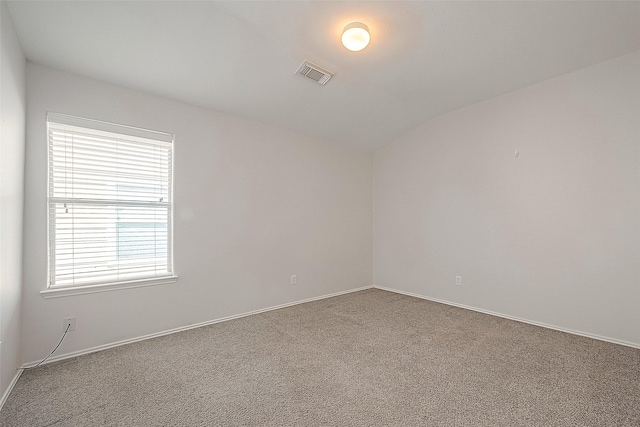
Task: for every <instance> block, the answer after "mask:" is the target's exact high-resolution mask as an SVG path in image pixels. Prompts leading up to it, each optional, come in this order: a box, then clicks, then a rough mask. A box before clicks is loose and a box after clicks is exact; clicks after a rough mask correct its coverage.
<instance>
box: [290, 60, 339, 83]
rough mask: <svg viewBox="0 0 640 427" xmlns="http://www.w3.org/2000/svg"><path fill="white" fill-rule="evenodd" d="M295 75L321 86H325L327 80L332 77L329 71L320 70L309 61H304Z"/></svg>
mask: <svg viewBox="0 0 640 427" xmlns="http://www.w3.org/2000/svg"><path fill="white" fill-rule="evenodd" d="M296 74H300V75H301V76H302V77H306V78H308V79H310V80H313V81H314V82H316V83H318V84H321V85H322V86H324V85H326V84H327V82H328V81H329V79H330V78H331V77H333V73H332V72H331V71H327V70H325V69H323V68H320V67H318V66H317V65H316V64H313V63H311V62H309V61H304V62H303V63H302V65H301V66H300V68H298V71H296Z"/></svg>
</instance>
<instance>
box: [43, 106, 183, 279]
mask: <svg viewBox="0 0 640 427" xmlns="http://www.w3.org/2000/svg"><path fill="white" fill-rule="evenodd" d="M47 129H48V138H49V198H48V203H49V287H68V286H79V285H89V284H103V283H118V282H125V281H131V280H138V279H149V278H159V277H164V276H170V275H172V244H171V243H172V230H171V227H172V211H173V209H172V197H173V195H172V173H173V171H172V165H173V135H171V134H166V133H161V132H155V131H148V130H144V129H138V128H132V127H128V126H120V125H114V124H111V123H104V122H99V121H94V120H88V119H81V118H78V117H72V116H66V115H62V114H52V113H49V114H48V115H47Z"/></svg>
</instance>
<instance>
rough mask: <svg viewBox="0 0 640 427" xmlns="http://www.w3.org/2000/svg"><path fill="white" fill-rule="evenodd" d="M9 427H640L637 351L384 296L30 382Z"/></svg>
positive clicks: (19, 392) (193, 336)
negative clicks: (103, 426)
mask: <svg viewBox="0 0 640 427" xmlns="http://www.w3.org/2000/svg"><path fill="white" fill-rule="evenodd" d="M0 425H2V426H4V427H10V426H29V427H37V426H102V425H107V426H240V425H242V426H634V427H638V426H640V350H637V349H632V348H628V347H623V346H619V345H615V344H609V343H604V342H601V341H596V340H592V339H588V338H583V337H579V336H574V335H569V334H565V333H561V332H556V331H552V330H548V329H543V328H539V327H535V326H531V325H527V324H523V323H518V322H514V321H510V320H505V319H501V318H497V317H493V316H488V315H484V314H479V313H476V312H473V311H467V310H463V309H459V308H455V307H450V306H447V305H442V304H437V303H433V302H428V301H424V300H421V299H417V298H412V297H408V296H404V295H399V294H395V293H391V292H385V291H381V290H375V289H371V290H366V291H361V292H356V293H352V294H347V295H343V296H339V297H334V298H329V299H325V300H321V301H316V302H311V303H306V304H301V305H297V306H294V307H289V308H284V309H281V310H275V311H271V312H267V313H263V314H259V315H253V316H249V317H245V318H241V319H237V320H232V321H229V322H224V323H219V324H215V325H211V326H207V327H202V328H198V329H194V330H190V331H186V332H181V333H177V334H172V335H168V336H164V337H160V338H155V339H152V340H147V341H143V342H139V343H135V344H129V345H126V346H121V347H118V348H114V349H110V350H105V351H102V352H98V353H93V354H89V355H85V356H81V357H77V358H74V359H69V360H65V361H61V362H58V363H52V364H49V365H44V366H41V367H39V368H37V369H34V370H30V371H27V372H25V373H24V374H23V375H22V377H21V378H20V380H19V381H18V383H17V384H16V387H15V388H14V390H13V393H12V394H11V396H10V397H9V399H8V401H7V402H6V404H5V407H4V409H3V410H2V411H1V412H0Z"/></svg>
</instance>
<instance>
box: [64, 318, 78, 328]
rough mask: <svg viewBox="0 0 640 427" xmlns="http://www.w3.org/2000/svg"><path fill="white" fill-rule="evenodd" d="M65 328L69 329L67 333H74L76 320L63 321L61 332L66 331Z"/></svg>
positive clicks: (67, 319)
mask: <svg viewBox="0 0 640 427" xmlns="http://www.w3.org/2000/svg"><path fill="white" fill-rule="evenodd" d="M67 326H68V327H69V332H71V331H75V330H76V318H75V317H68V318H66V319H64V321H63V325H62V330H63V331H66V330H67Z"/></svg>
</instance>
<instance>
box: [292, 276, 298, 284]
mask: <svg viewBox="0 0 640 427" xmlns="http://www.w3.org/2000/svg"><path fill="white" fill-rule="evenodd" d="M291 284H292V285H297V278H296V275H295V274H294V275H292V276H291Z"/></svg>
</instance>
